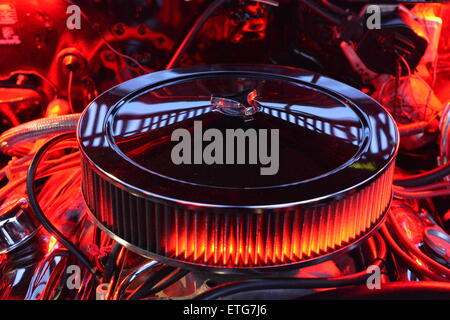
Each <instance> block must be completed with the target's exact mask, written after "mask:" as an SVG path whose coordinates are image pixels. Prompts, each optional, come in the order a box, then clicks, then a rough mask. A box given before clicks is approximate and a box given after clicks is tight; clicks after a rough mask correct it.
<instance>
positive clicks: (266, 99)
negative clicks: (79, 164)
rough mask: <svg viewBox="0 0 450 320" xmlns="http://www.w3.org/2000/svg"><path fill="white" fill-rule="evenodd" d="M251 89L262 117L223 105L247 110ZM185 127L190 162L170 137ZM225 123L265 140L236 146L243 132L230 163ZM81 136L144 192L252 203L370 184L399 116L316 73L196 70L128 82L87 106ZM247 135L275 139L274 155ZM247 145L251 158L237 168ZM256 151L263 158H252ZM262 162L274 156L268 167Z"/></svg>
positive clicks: (105, 168)
mask: <svg viewBox="0 0 450 320" xmlns="http://www.w3.org/2000/svg"><path fill="white" fill-rule="evenodd" d="M252 93H256V97H255V98H254V102H255V103H254V104H255V106H256V107H257V108H258V110H257V111H250V113H254V114H250V115H247V116H246V115H245V114H237V115H234V116H231V115H229V113H227V109H226V107H224V108H223V109H222V110H220V109H219V108H220V106H218V104H220V103H223V101H225V103H227V102H229V101H231V102H230V104H232V103H233V101H234V102H239V104H240V105H243V106H245V105H247V106H248V105H249V104H248V103H247V101H244V100H246V98H247V97H248V95H249V94H252ZM214 104H215V105H214ZM231 111H232V110H231ZM238 112H239V110H238ZM179 128H180V129H186V130H188V131H189V132H190V133H191V135H190V137H189V138H190V139H191V140H190V142H191V149H190V150H189V151H190V152H191V154H190V163H186V162H187V161H185V163H181V164H175V163H174V161H173V159H172V157H173V155H172V153H173V152H175V151H174V147H175V146H176V145H177V144H179V142H181V140H183V139H182V138H179V139H178V141H171V140H172V139H173V134H174V131H175V130H176V129H179ZM211 128H213V129H217V130H219V131H220V132H221V133H222V135H221V140H222V141H219V144H217V141H216V146H219V147H220V146H223V148H220V149H222V151H221V152H222V155H220V154H219V155H217V154H215V152H214V151H213V152H211V153H208V154H212V155H213V156H214V160H215V163H213V164H207V163H206V162H208V159H205V158H206V157H203V155H204V154H206V152H208V150H205V148H206V147H207V145H208V144H210V143H211V142H210V141H204V138H205V137H204V136H203V134H205V132H207V131H208V129H211ZM227 129H228V130H230V129H231V130H233V129H234V130H236V129H242V130H243V131H244V132H246V133H248V132H249V131H248V129H254V130H255V132H256V138H257V140H255V139H253V140H250V138H249V137H248V136H247V137H246V139H247V140H245V149H243V150H237V149H238V144H239V142H240V141H239V140H238V139H237V138H235V140H234V148H235V149H234V151H235V154H234V161H228V162H227V155H229V153H230V152H227V150H230V149H227V147H228V146H229V145H230V143H233V141H231V139H230V136H228V138H227V132H226V131H227ZM261 129H263V130H264V129H267V132H266V135H267V137H266V136H263V137H261V135H259V133H261V131H260V130H261ZM273 129H276V130H278V139H277V140H274V141H275V143H276V144H277V146H273V145H271V144H270V142H271V140H272V139H271V138H273V139H275V138H276V137H274V132H273ZM197 133H199V135H196V134H197ZM184 137H185V136H184ZM171 138H172V139H171ZM263 138H265V139H263ZM79 139H80V143H81V146H82V148H83V151H84V153H85V156H87V158H88V159H90V162H91V163H92V164H95V165H96V167H97V168H98V169H99V170H100V171H101V172H102V173H104V174H105V175H107V176H108V178H110V179H111V180H112V181H113V182H115V183H118V184H120V185H122V186H127V187H129V188H130V190H132V191H133V192H135V193H137V194H142V195H150V196H155V197H158V198H162V199H169V200H174V201H177V202H180V203H183V204H187V203H192V204H202V205H211V206H246V207H248V206H258V207H261V206H274V205H286V204H293V203H300V202H305V201H306V202H310V201H313V200H319V199H325V198H330V197H331V198H333V197H336V196H338V195H339V194H340V193H342V192H346V191H349V190H351V189H354V188H355V187H357V186H360V185H361V184H364V183H369V182H370V180H371V179H373V178H375V177H376V176H377V175H378V174H379V172H380V171H381V170H383V169H384V168H385V167H386V166H387V165H388V164H389V163H390V161H391V160H392V158H393V156H394V154H395V152H396V147H397V136H396V127H395V125H394V123H393V121H392V119H391V118H390V117H389V116H388V115H387V113H386V112H385V110H384V109H382V108H381V107H380V106H379V105H378V104H376V103H375V102H374V101H373V100H371V99H370V98H368V97H367V96H366V95H364V94H363V93H361V92H360V91H358V90H356V89H353V88H351V87H348V86H346V85H343V84H341V83H338V82H336V81H333V80H330V79H328V78H325V77H321V76H317V75H314V74H311V73H306V72H301V71H297V70H292V69H281V68H276V69H275V68H272V67H265V68H261V67H234V68H232V67H227V68H226V69H224V68H221V67H209V68H194V69H192V68H191V69H184V70H181V71H166V72H159V73H156V74H152V75H147V76H144V77H141V78H138V79H135V80H132V81H129V82H127V83H125V84H122V85H119V86H118V87H115V88H113V89H112V90H110V91H108V92H106V93H105V94H103V95H102V96H101V97H100V98H98V99H97V100H96V101H95V102H94V103H93V104H92V105H91V106H90V107H89V108H88V109H87V111H86V112H85V113H84V115H83V117H82V120H81V122H80V127H79ZM210 140H211V139H210ZM211 141H213V140H211ZM249 141H250V142H255V141H256V143H257V144H258V143H263V142H265V141H267V150H266V151H267V152H265V153H264V155H266V157H261V156H260V154H259V153H260V151H261V150H258V148H257V146H256V145H254V144H251V145H249V144H248V142H249ZM227 143H228V146H227ZM252 147H254V148H253V149H252ZM218 149H219V148H217V150H216V151H218V152H219V153H220V150H218ZM277 149H278V150H277ZM242 151H243V152H244V153H245V160H244V161H241V163H240V164H238V156H239V155H238V153H239V152H242ZM252 151H256V154H253V155H251V156H250V153H251V152H252ZM271 151H273V152H274V153H275V154H273V155H271V154H270V153H271ZM276 151H278V155H277V154H276ZM251 157H253V159H250V158H251ZM255 158H256V160H255ZM184 159H186V158H184ZM264 159H265V162H266V163H267V162H268V161H270V162H268V164H264ZM228 160H230V159H228ZM252 160H253V163H251V162H252ZM210 162H211V161H210ZM242 162H244V163H242ZM255 162H256V163H255ZM218 163H219V164H218ZM263 168H266V169H265V172H264V169H263Z"/></svg>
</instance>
